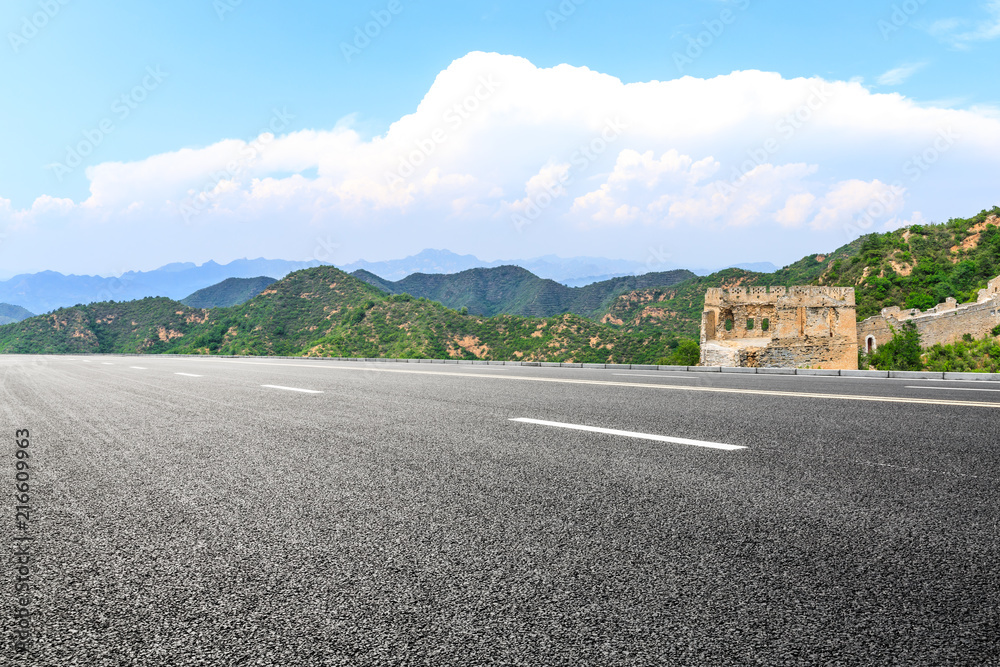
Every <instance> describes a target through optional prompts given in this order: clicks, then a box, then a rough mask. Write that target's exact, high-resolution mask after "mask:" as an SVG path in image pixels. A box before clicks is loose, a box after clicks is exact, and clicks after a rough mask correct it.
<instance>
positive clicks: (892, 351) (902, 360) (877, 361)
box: [868, 320, 924, 371]
mask: <svg viewBox="0 0 1000 667" xmlns="http://www.w3.org/2000/svg"><path fill="white" fill-rule="evenodd" d="M922 354H923V349H922V348H921V347H920V332H919V331H917V325H916V324H914V323H913V321H912V320H907V321H906V322H903V327H902V329H901V330H899V331H897V330H895V329H893V332H892V340H890V341H889V342H888V343H885V344H884V345H882V346H881V347H879V348H878V350H876V351H875V352H874V353H872V354H871V355H870V356H869V357H868V364H869V365H871V366H874V367H875V368H877V369H878V370H880V371H919V370H923V367H924V364H923V360H922V359H921V355H922Z"/></svg>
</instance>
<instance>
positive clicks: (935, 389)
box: [907, 387, 1000, 393]
mask: <svg viewBox="0 0 1000 667" xmlns="http://www.w3.org/2000/svg"><path fill="white" fill-rule="evenodd" d="M907 389H932V390H934V391H991V392H996V393H1000V389H976V388H974V387H907Z"/></svg>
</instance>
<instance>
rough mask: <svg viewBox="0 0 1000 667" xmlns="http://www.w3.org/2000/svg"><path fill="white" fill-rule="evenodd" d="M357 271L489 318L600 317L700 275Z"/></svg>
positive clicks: (387, 287)
mask: <svg viewBox="0 0 1000 667" xmlns="http://www.w3.org/2000/svg"><path fill="white" fill-rule="evenodd" d="M351 275H353V276H354V277H356V278H358V279H360V280H363V281H364V282H366V283H368V284H370V285H373V286H375V287H378V288H379V289H381V290H384V291H386V292H388V293H390V294H409V295H411V296H415V297H418V298H419V297H423V298H426V299H430V300H431V301H438V302H440V303H442V304H444V305H445V306H447V307H448V308H451V309H453V310H460V309H461V308H468V310H469V312H470V313H471V314H473V315H482V316H484V317H493V316H494V315H501V314H503V315H520V316H522V317H553V316H555V315H561V314H563V313H573V314H576V315H581V316H583V317H594V316H599V315H600V314H601V313H602V312H603V311H606V310H607V308H608V306H609V305H610V304H611V301H612V300H613V299H614V298H615V297H616V296H618V295H619V294H621V293H622V292H625V291H630V290H636V289H645V288H649V287H670V286H672V285H677V284H678V283H682V282H684V281H685V280H689V279H691V278H694V277H696V276H695V274H693V273H691V272H690V271H685V270H677V271H667V272H660V273H648V274H645V275H642V276H626V277H619V278H612V279H611V280H605V281H602V282H597V283H593V284H590V285H587V286H585V287H567V286H565V285H563V284H561V283H558V282H556V281H554V280H549V279H545V278H539V277H538V276H536V275H534V274H533V273H531V272H530V271H528V270H527V269H524V268H521V267H519V266H500V267H496V268H487V269H483V268H479V269H469V270H466V271H462V272H459V273H454V274H443V275H442V274H424V273H416V274H413V275H410V276H407V277H406V278H404V279H403V280H399V281H395V282H393V281H390V280H385V279H383V278H380V277H379V276H376V275H374V274H373V273H371V272H368V271H364V270H359V271H355V272H354V273H353V274H351Z"/></svg>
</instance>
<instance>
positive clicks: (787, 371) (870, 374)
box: [0, 353, 1000, 382]
mask: <svg viewBox="0 0 1000 667" xmlns="http://www.w3.org/2000/svg"><path fill="white" fill-rule="evenodd" d="M0 356H26V355H0ZM39 356H93V357H143V358H149V357H151V356H152V357H165V358H171V357H177V358H186V359H295V360H298V361H348V362H364V363H397V364H450V365H464V366H487V365H489V366H526V367H536V368H539V367H540V368H596V369H613V370H633V371H672V372H675V373H677V372H686V373H731V374H740V375H810V376H823V377H855V378H858V377H867V378H888V379H908V380H961V381H987V382H988V381H992V382H1000V373H943V372H937V371H935V372H928V371H852V370H828V369H818V368H729V367H726V366H657V365H652V364H582V363H560V362H548V361H481V360H468V359H373V358H362V357H279V356H273V357H259V356H250V355H222V354H212V355H205V354H161V355H149V354H121V353H115V354H80V355H39Z"/></svg>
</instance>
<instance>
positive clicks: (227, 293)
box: [181, 276, 277, 308]
mask: <svg viewBox="0 0 1000 667" xmlns="http://www.w3.org/2000/svg"><path fill="white" fill-rule="evenodd" d="M275 282H277V281H276V280H275V279H274V278H268V277H266V276H261V277H260V278H227V279H226V280H223V281H222V282H221V283H218V284H216V285H212V286H211V287H206V288H205V289H200V290H198V291H197V292H195V293H194V294H192V295H190V296H188V297H185V298H183V299H181V303H183V304H184V305H186V306H190V307H191V308H229V307H230V306H239V305H240V304H244V303H246V302H247V301H249V300H250V299H252V298H254V297H255V296H257V295H258V294H260V293H261V292H263V291H264V290H266V289H267V288H268V287H270V286H271V285H272V284H273V283H275Z"/></svg>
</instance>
